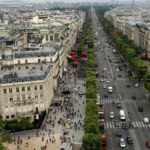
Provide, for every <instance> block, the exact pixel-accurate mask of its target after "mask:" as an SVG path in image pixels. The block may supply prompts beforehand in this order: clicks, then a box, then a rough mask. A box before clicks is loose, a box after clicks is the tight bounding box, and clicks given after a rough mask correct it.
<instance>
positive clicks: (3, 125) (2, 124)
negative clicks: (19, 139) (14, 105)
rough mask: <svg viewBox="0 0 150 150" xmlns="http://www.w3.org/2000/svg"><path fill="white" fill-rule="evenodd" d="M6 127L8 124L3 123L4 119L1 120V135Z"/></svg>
mask: <svg viewBox="0 0 150 150" xmlns="http://www.w3.org/2000/svg"><path fill="white" fill-rule="evenodd" d="M5 126H6V123H5V122H4V121H3V119H2V118H0V133H1V132H2V131H3V130H4V128H5Z"/></svg>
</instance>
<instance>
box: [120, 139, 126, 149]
mask: <svg viewBox="0 0 150 150" xmlns="http://www.w3.org/2000/svg"><path fill="white" fill-rule="evenodd" d="M120 147H121V148H124V147H126V144H125V141H124V138H120Z"/></svg>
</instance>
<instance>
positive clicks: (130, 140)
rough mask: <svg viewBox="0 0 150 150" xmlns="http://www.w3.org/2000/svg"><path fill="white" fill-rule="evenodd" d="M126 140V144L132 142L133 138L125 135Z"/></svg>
mask: <svg viewBox="0 0 150 150" xmlns="http://www.w3.org/2000/svg"><path fill="white" fill-rule="evenodd" d="M126 140H127V143H128V144H133V139H132V137H131V136H127V138H126Z"/></svg>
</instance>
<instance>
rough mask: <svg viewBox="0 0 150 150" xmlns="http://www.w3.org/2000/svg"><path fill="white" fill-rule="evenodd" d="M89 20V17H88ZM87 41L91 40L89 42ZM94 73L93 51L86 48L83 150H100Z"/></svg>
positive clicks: (91, 45) (91, 33)
mask: <svg viewBox="0 0 150 150" xmlns="http://www.w3.org/2000/svg"><path fill="white" fill-rule="evenodd" d="M90 20H91V19H90ZM89 23H90V24H89V27H90V28H89V34H90V35H89V39H90V40H89V39H88V47H90V48H91V47H93V31H92V22H91V21H90V22H89ZM89 41H91V42H90V43H91V44H89ZM96 94H97V89H96V74H95V63H94V51H93V49H89V50H88V59H87V64H86V112H85V118H84V131H85V134H84V136H83V138H82V148H83V150H100V149H101V135H100V132H99V124H98V107H97V105H96V96H97V95H96Z"/></svg>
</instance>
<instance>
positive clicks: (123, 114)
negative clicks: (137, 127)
mask: <svg viewBox="0 0 150 150" xmlns="http://www.w3.org/2000/svg"><path fill="white" fill-rule="evenodd" d="M119 115H120V119H121V120H125V119H126V117H125V113H124V110H120V112H119Z"/></svg>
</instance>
